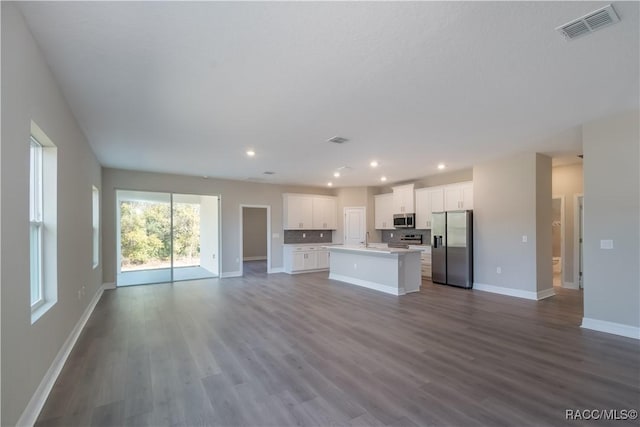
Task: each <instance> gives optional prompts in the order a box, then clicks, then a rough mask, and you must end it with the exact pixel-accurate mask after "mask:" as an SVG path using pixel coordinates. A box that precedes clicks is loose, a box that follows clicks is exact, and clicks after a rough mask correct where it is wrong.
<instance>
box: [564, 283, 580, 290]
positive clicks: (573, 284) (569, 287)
mask: <svg viewBox="0 0 640 427" xmlns="http://www.w3.org/2000/svg"><path fill="white" fill-rule="evenodd" d="M562 287H563V288H566V289H580V286H578V285H577V284H575V283H573V282H564V283H563V284H562Z"/></svg>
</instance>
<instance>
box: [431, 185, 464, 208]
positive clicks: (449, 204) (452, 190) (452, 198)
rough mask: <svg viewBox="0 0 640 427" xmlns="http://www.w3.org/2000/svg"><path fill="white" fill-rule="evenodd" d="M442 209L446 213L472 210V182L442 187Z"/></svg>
mask: <svg viewBox="0 0 640 427" xmlns="http://www.w3.org/2000/svg"><path fill="white" fill-rule="evenodd" d="M444 207H445V210H447V211H458V210H462V209H465V210H467V209H473V182H461V183H459V184H451V185H447V186H446V187H444ZM433 212H436V211H433Z"/></svg>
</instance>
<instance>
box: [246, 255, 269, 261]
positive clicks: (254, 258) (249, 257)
mask: <svg viewBox="0 0 640 427" xmlns="http://www.w3.org/2000/svg"><path fill="white" fill-rule="evenodd" d="M266 259H267V257H266V256H246V257H244V258H242V260H243V261H265V260H266Z"/></svg>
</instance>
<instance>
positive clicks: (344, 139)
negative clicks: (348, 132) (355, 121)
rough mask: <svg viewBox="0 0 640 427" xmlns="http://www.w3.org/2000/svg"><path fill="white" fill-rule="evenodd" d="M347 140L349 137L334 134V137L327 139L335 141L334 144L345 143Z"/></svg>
mask: <svg viewBox="0 0 640 427" xmlns="http://www.w3.org/2000/svg"><path fill="white" fill-rule="evenodd" d="M347 141H348V139H347V138H343V137H341V136H334V137H333V138H329V139H327V142H333V143H334V144H344V143H345V142H347Z"/></svg>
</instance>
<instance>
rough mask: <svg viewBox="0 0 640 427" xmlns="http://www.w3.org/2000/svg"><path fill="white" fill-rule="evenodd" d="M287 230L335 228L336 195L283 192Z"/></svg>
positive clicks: (336, 212) (336, 219)
mask: <svg viewBox="0 0 640 427" xmlns="http://www.w3.org/2000/svg"><path fill="white" fill-rule="evenodd" d="M283 200H284V204H283V212H282V214H283V228H284V229H285V230H335V229H337V228H338V203H337V201H336V198H335V197H332V196H319V195H313V194H292V193H285V194H283Z"/></svg>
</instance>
